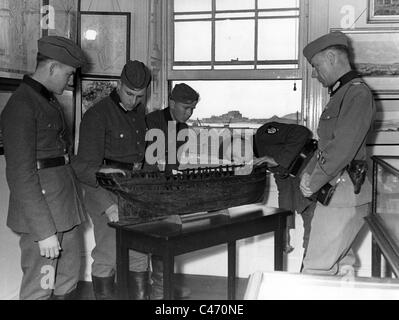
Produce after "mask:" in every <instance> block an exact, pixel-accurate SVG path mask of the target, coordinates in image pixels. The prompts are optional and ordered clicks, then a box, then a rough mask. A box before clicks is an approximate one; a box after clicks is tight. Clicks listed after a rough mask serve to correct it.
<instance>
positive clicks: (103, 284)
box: [91, 275, 115, 300]
mask: <svg viewBox="0 0 399 320" xmlns="http://www.w3.org/2000/svg"><path fill="white" fill-rule="evenodd" d="M91 278H92V281H93V291H94V297H95V298H96V300H115V275H113V276H111V277H95V276H93V275H92V276H91Z"/></svg>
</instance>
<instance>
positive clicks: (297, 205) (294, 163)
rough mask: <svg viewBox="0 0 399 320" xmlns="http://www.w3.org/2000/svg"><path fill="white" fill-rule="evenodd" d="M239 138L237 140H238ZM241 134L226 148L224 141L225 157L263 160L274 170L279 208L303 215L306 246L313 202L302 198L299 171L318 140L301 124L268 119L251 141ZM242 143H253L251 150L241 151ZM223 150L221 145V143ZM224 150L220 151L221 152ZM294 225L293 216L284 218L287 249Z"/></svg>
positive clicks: (240, 160) (308, 158)
mask: <svg viewBox="0 0 399 320" xmlns="http://www.w3.org/2000/svg"><path fill="white" fill-rule="evenodd" d="M237 139H238V140H237ZM239 140H242V138H241V137H233V139H232V140H230V141H232V145H230V148H229V145H228V143H229V141H224V142H223V143H224V144H225V143H226V145H224V146H223V148H224V149H223V150H224V152H225V153H224V154H225V158H227V159H232V160H234V162H246V163H248V162H250V161H251V160H253V163H252V164H253V165H259V164H262V163H264V162H266V163H267V164H268V166H269V170H270V171H271V172H272V173H273V174H274V179H275V181H276V184H277V189H278V204H279V207H280V208H284V209H288V210H290V211H292V212H297V213H298V214H300V215H301V216H302V219H303V226H304V235H303V248H305V250H306V247H307V244H308V240H309V234H310V223H311V220H312V216H313V209H314V206H315V203H314V202H313V201H311V200H309V199H307V198H305V197H304V196H303V195H302V193H301V191H300V188H299V182H300V178H299V177H300V174H301V172H302V170H303V168H304V167H305V165H306V163H307V162H308V161H309V160H310V158H311V156H312V154H313V152H314V150H315V145H316V144H317V143H316V141H315V140H313V139H312V132H311V131H310V130H309V129H308V128H306V127H304V126H301V125H297V124H285V123H279V122H270V123H266V124H264V125H262V126H261V127H260V128H259V129H258V130H257V131H256V134H255V135H254V136H253V137H252V141H247V140H245V139H244V141H239ZM243 143H248V144H250V145H251V146H252V147H251V148H250V150H253V153H248V154H246V155H245V156H244V155H243V151H244V150H243ZM221 150H222V147H221ZM221 154H223V153H221ZM293 228H295V216H289V217H288V219H287V233H286V248H285V250H286V252H287V253H289V252H291V251H292V250H293V248H292V247H291V246H290V236H289V230H290V229H293Z"/></svg>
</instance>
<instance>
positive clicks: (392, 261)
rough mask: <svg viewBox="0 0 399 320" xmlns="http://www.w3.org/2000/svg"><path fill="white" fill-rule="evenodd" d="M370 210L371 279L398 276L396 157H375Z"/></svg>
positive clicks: (398, 176) (398, 170) (398, 162)
mask: <svg viewBox="0 0 399 320" xmlns="http://www.w3.org/2000/svg"><path fill="white" fill-rule="evenodd" d="M372 160H373V199H372V210H371V213H370V215H369V216H368V217H367V218H366V221H367V224H368V225H369V227H370V230H371V232H372V238H373V239H372V276H373V277H381V276H383V272H382V270H381V265H382V263H381V262H382V261H381V259H382V257H384V258H385V261H386V265H385V277H390V276H391V275H392V272H393V273H394V274H395V276H396V277H398V276H399V157H395V156H374V157H372Z"/></svg>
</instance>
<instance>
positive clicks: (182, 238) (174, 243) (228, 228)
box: [109, 205, 292, 300]
mask: <svg viewBox="0 0 399 320" xmlns="http://www.w3.org/2000/svg"><path fill="white" fill-rule="evenodd" d="M229 212H230V214H214V215H212V216H211V217H207V218H200V219H197V220H195V219H192V220H191V221H190V222H187V223H183V224H177V223H173V222H170V221H157V222H151V223H145V224H139V225H137V224H136V225H129V224H128V223H127V222H119V223H110V224H109V225H110V226H111V227H113V228H115V229H116V250H117V251H116V260H117V261H116V263H117V271H116V272H117V290H118V296H119V298H120V299H121V300H125V299H127V298H128V279H129V277H128V274H129V261H128V260H129V249H132V250H136V251H140V252H145V253H152V254H153V255H156V256H159V257H161V258H162V260H163V264H164V267H163V278H164V298H165V299H166V300H169V299H173V294H172V292H173V283H172V278H173V274H174V257H175V256H178V255H181V254H184V253H188V252H192V251H196V250H200V249H205V248H209V247H212V246H216V245H220V244H224V243H226V244H227V248H228V286H227V298H228V299H229V300H234V299H235V278H236V241H237V240H240V239H244V238H249V237H253V236H256V235H260V234H264V233H268V232H274V238H275V241H274V269H275V270H283V255H284V252H283V249H284V242H285V230H286V220H287V216H288V215H290V214H292V213H291V212H290V211H286V210H281V209H276V208H266V207H263V206H262V207H261V206H260V205H249V206H243V207H236V208H232V209H229Z"/></svg>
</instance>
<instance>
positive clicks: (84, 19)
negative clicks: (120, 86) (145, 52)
mask: <svg viewBox="0 0 399 320" xmlns="http://www.w3.org/2000/svg"><path fill="white" fill-rule="evenodd" d="M130 26H131V13H130V12H112V13H110V12H99V11H81V12H80V13H79V18H78V35H79V36H78V43H79V45H80V46H81V48H82V50H83V51H84V52H85V53H86V55H87V57H88V59H89V65H88V66H86V67H83V68H82V77H119V76H120V74H121V72H122V69H123V67H124V65H125V64H126V62H127V61H128V60H129V57H130Z"/></svg>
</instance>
